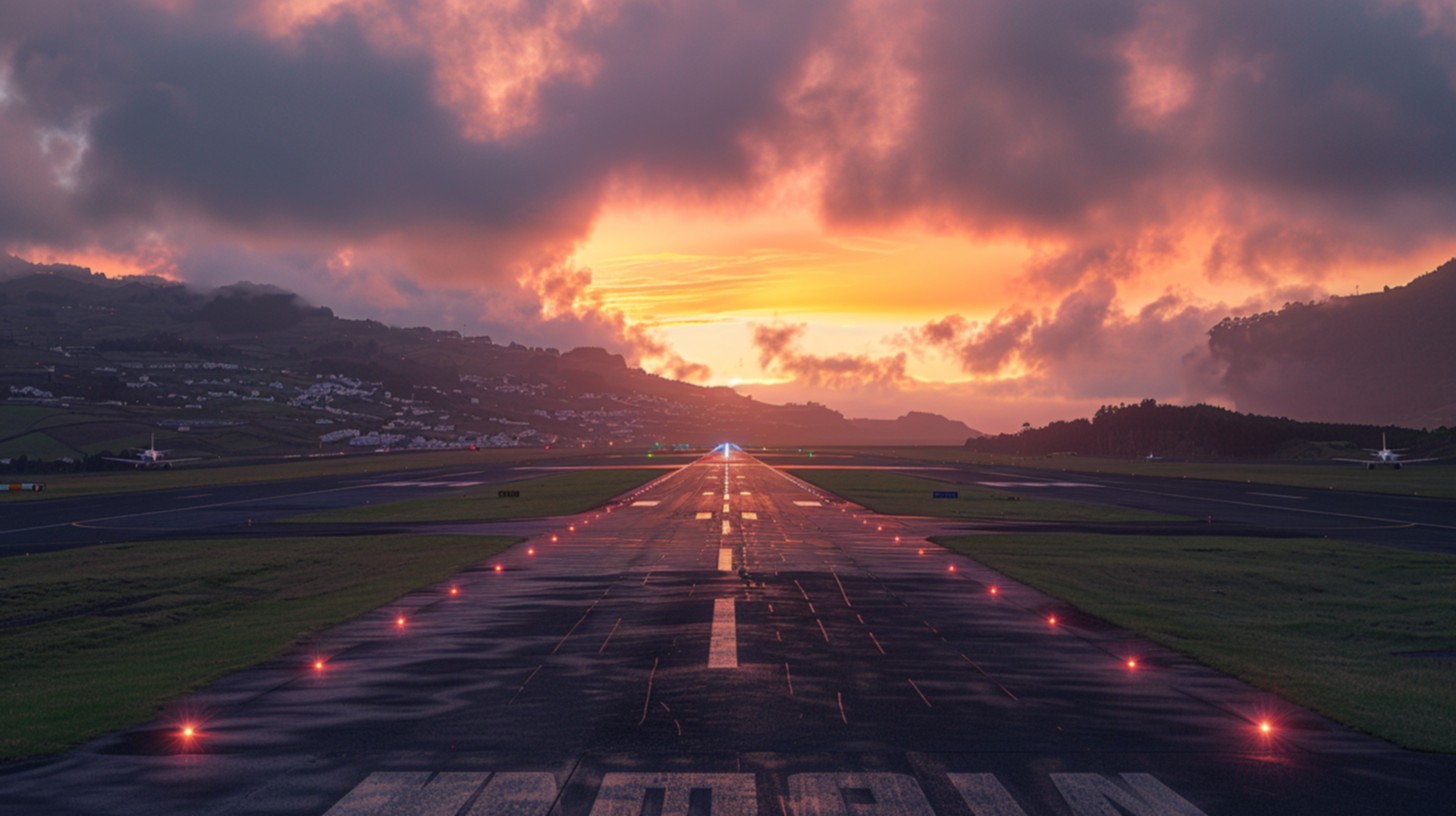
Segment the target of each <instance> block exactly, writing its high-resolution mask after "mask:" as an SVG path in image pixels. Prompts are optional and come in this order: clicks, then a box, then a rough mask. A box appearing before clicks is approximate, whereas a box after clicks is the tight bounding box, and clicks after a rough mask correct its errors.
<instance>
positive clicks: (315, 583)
mask: <svg viewBox="0 0 1456 816" xmlns="http://www.w3.org/2000/svg"><path fill="white" fill-rule="evenodd" d="M660 473H661V471H643V470H634V471H607V472H605V473H599V472H593V471H580V472H572V473H563V474H557V475H552V476H547V477H542V478H540V479H533V480H528V481H525V482H518V483H515V484H513V485H512V486H511V488H512V489H519V490H521V493H522V496H521V498H520V499H501V500H497V499H494V491H495V489H496V488H495V487H492V488H491V493H490V495H491V500H490V501H482V502H470V501H464V502H462V501H461V500H460V498H458V497H456V498H446V499H440V500H426V501H424V502H420V503H416V502H400V503H398V504H395V505H381V506H379V507H376V508H369V509H368V510H367V511H366V512H370V513H374V514H377V515H379V516H380V517H381V518H388V519H391V520H397V519H399V518H400V517H401V514H402V515H407V516H410V517H412V518H419V519H424V518H427V517H428V518H435V519H451V520H462V521H465V520H472V519H486V518H500V517H502V516H503V515H510V516H512V517H528V516H531V515H559V514H564V513H573V512H578V511H580V510H583V509H588V508H590V507H594V506H597V505H600V504H601V503H602V502H604V501H606V500H607V499H609V498H611V497H612V496H615V495H617V494H619V493H621V492H623V491H625V490H629V489H631V488H632V487H634V486H636V485H637V484H640V483H642V482H645V481H647V479H649V478H651V477H653V476H656V475H660ZM496 501H498V502H499V504H498V505H496V504H493V502H496ZM451 503H454V504H456V505H457V506H459V507H461V508H463V510H461V511H458V512H445V511H446V510H447V509H448V506H449V505H450V504H451ZM421 507H423V508H424V509H423V510H422V509H421ZM426 510H428V512H426ZM350 518H351V520H352V519H353V517H352V516H350ZM516 540H518V539H514V538H506V537H500V536H463V535H407V536H321V537H317V538H313V537H292V538H247V539H237V540H218V539H208V540H200V541H157V542H140V543H131V544H117V545H106V546H97V547H86V548H78V549H72V550H63V551H60V552H54V553H46V554H41V555H31V556H15V557H10V558H5V559H0V597H4V598H5V599H6V603H5V605H4V606H3V608H0V666H3V667H4V671H3V673H0V697H3V699H4V700H5V705H4V706H3V707H0V760H5V759H15V758H19V757H24V756H30V755H35V754H41V753H49V752H54V751H58V750H61V749H64V748H66V747H68V746H71V745H75V744H77V743H79V742H82V741H84V740H86V739H89V738H92V737H95V736H97V735H99V734H102V733H105V732H107V731H110V730H114V729H117V728H122V727H126V726H129V725H134V724H136V723H138V722H142V721H145V720H146V719H147V718H148V717H151V716H153V715H154V714H155V713H156V712H158V711H159V710H161V709H163V707H164V706H166V705H167V703H168V702H169V701H172V700H175V699H176V698H177V697H178V696H180V695H182V694H184V693H186V692H187V691H189V690H191V689H195V688H198V687H200V686H202V685H204V684H206V683H207V682H209V681H211V680H213V679H215V678H217V677H220V676H222V675H225V674H227V673H229V672H232V671H236V670H238V669H241V668H244V667H246V666H250V665H253V664H255V663H258V662H260V661H264V660H268V659H270V658H273V657H276V656H277V655H279V654H281V653H283V652H284V651H285V650H287V649H288V648H289V647H290V646H292V645H293V644H296V643H298V642H300V641H302V640H304V639H306V638H307V637H309V636H310V635H311V634H312V633H315V632H317V631H319V630H321V629H324V628H327V627H329V626H332V625H334V624H337V623H340V622H343V621H346V620H349V619H351V618H354V617H357V616H359V615H361V614H364V613H366V612H368V611H370V610H373V609H376V608H378V607H379V606H381V605H383V604H386V603H388V602H389V601H390V600H392V599H394V598H397V597H399V596H400V595H403V594H405V593H407V592H410V591H412V590H415V589H418V588H420V587H423V586H428V585H430V584H432V583H436V582H439V581H442V580H444V579H445V578H447V577H449V576H450V575H452V574H454V573H456V572H458V571H460V570H461V569H463V568H465V567H467V566H469V565H471V564H475V563H479V562H481V561H483V560H484V559H486V558H488V557H490V556H491V555H493V554H495V553H497V552H500V551H501V550H503V549H505V548H506V547H508V546H510V545H511V544H512V543H514V542H515V541H516Z"/></svg>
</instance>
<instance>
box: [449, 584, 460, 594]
mask: <svg viewBox="0 0 1456 816" xmlns="http://www.w3.org/2000/svg"><path fill="white" fill-rule="evenodd" d="M450 594H451V595H459V594H460V587H458V586H452V587H450Z"/></svg>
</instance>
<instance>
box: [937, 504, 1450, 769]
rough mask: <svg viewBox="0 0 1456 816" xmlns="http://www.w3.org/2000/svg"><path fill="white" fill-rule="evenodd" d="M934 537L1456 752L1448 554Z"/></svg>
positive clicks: (1188, 646)
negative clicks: (1435, 655)
mask: <svg viewBox="0 0 1456 816" xmlns="http://www.w3.org/2000/svg"><path fill="white" fill-rule="evenodd" d="M938 543H940V544H943V545H945V546H947V547H950V548H951V549H953V550H956V551H958V552H961V553H964V554H966V555H968V556H970V557H971V558H974V559H975V560H977V561H979V562H981V563H983V564H986V565H987V566H990V567H992V568H993V569H996V570H999V571H1000V572H1003V573H1005V574H1006V575H1009V576H1011V577H1012V578H1015V579H1016V580H1018V581H1022V582H1024V583H1026V584H1029V585H1031V586H1033V587H1036V588H1037V589H1039V590H1041V591H1043V592H1046V593H1048V594H1050V595H1053V596H1056V597H1057V598H1061V599H1063V600H1065V601H1067V602H1069V603H1071V604H1073V605H1075V606H1076V607H1078V608H1079V609H1081V610H1083V611H1085V612H1087V613H1090V614H1092V615H1095V616H1097V617H1099V618H1102V619H1104V620H1107V621H1110V622H1112V623H1114V624H1117V625H1118V626H1122V627H1125V628H1127V629H1132V630H1135V631H1138V632H1141V633H1143V634H1145V635H1147V636H1149V637H1151V638H1152V639H1153V640H1156V641H1158V642H1159V643H1162V644H1164V645H1166V646H1169V647H1171V648H1173V649H1176V650H1178V651H1180V652H1183V653H1184V654H1187V655H1190V656H1192V657H1194V658H1196V659H1198V660H1200V661H1202V662H1204V663H1206V664H1208V665H1209V666H1212V667H1213V668H1216V669H1219V670H1220V671H1225V672H1228V673H1230V674H1233V675H1235V676H1237V677H1240V678H1242V679H1244V680H1246V681H1248V682H1250V683H1252V684H1253V685H1255V686H1258V687H1260V688H1264V689H1268V690H1270V691H1273V692H1276V693H1278V694H1279V695H1280V696H1281V697H1284V698H1285V699H1288V700H1291V701H1293V702H1295V703H1298V704H1300V705H1304V706H1307V707H1309V708H1312V709H1315V710H1317V711H1320V712H1322V713H1324V714H1325V715H1327V716H1329V717H1331V718H1333V719H1335V720H1338V721H1340V722H1343V723H1345V724H1347V725H1350V726H1353V727H1355V728H1358V729H1360V730H1363V731H1366V732H1369V733H1371V734H1375V735H1377V736H1380V737H1384V738H1386V739H1388V740H1391V741H1393V742H1395V743H1397V744H1400V745H1403V746H1405V747H1408V748H1416V749H1421V750H1428V751H1442V752H1447V753H1456V730H1453V729H1452V728H1451V723H1453V722H1456V675H1453V668H1452V661H1451V660H1433V659H1428V658H1418V657H1402V656H1397V655H1396V654H1394V653H1400V652H1419V651H1450V650H1456V593H1453V592H1452V591H1451V587H1453V586H1456V558H1451V557H1450V556H1446V555H1436V554H1427V553H1413V552H1404V551H1400V550H1390V549H1385V548H1381V547H1375V546H1370V545H1364V544H1356V543H1347V542H1341V541H1329V540H1324V539H1257V538H1232V537H1229V538H1224V537H1217V538H1214V537H1165V536H1159V537H1147V538H1141V537H1136V536H1106V535H1091V534H1070V533H1059V534H1036V535H1022V534H1017V535H992V536H958V537H951V538H944V539H939V540H938Z"/></svg>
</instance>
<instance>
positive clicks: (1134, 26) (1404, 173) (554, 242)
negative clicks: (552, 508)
mask: <svg viewBox="0 0 1456 816" xmlns="http://www.w3.org/2000/svg"><path fill="white" fill-rule="evenodd" d="M0 59H3V68H0V244H3V248H4V249H6V250H8V251H12V252H17V253H20V254H22V255H29V256H32V257H35V256H39V255H45V256H48V257H52V258H58V259H66V258H67V257H68V256H75V257H85V258H91V257H100V258H116V259H127V260H128V261H129V263H130V266H132V267H136V268H143V269H150V270H152V271H158V272H162V273H164V274H168V275H171V276H173V277H178V278H183V279H188V280H194V281H213V282H229V281H226V280H224V278H227V277H232V276H234V275H236V277H242V278H247V279H252V280H260V281H263V282H271V283H278V284H282V285H285V286H289V287H290V288H294V289H299V290H303V291H305V293H306V294H308V295H309V296H311V297H313V298H314V299H316V300H319V301H321V302H329V303H330V304H331V305H334V306H335V307H336V308H338V309H340V310H341V311H343V312H345V313H350V312H353V313H357V314H362V315H370V316H386V317H397V318H399V319H407V320H411V321H418V322H425V323H436V324H439V323H441V322H448V323H449V324H451V325H453V326H455V327H458V328H462V329H467V330H471V329H478V328H480V327H488V328H490V329H492V330H494V331H496V332H499V333H508V332H513V331H514V332H518V333H519V335H520V336H522V337H526V336H528V335H532V334H535V335H540V334H543V333H545V331H546V329H547V328H550V329H551V331H553V332H557V333H559V334H560V335H562V336H563V337H569V338H581V339H582V340H584V341H586V342H604V343H608V344H614V345H617V346H619V347H622V348H623V349H624V350H628V351H632V352H634V353H635V354H636V355H637V356H638V358H639V359H644V360H651V361H654V364H655V365H657V366H659V367H660V368H661V369H662V370H664V371H669V372H673V373H678V374H685V375H692V376H698V377H701V376H703V375H704V371H703V370H702V369H701V368H700V367H699V366H698V363H701V362H703V361H687V360H684V359H682V358H681V357H680V356H676V355H675V354H674V351H673V349H672V347H671V346H670V344H669V343H667V342H666V341H665V339H664V336H663V335H662V334H661V333H660V332H658V331H656V330H654V329H653V328H652V325H651V323H650V321H643V320H640V319H638V318H636V317H633V316H629V314H628V312H627V311H624V309H626V308H628V307H625V306H623V305H622V304H618V303H614V302H613V301H612V299H611V298H610V297H607V296H604V295H603V294H602V291H601V290H596V289H594V288H593V285H592V279H591V274H592V273H591V270H589V269H585V268H583V267H582V266H581V265H580V264H577V263H575V262H574V260H573V256H574V254H575V253H576V252H577V250H578V249H579V248H580V247H581V246H582V244H583V242H584V241H587V240H588V239H590V238H592V237H594V230H595V229H597V227H598V225H599V224H600V223H601V222H602V220H603V214H604V213H607V212H611V211H614V209H616V208H623V207H639V208H640V207H646V208H657V209H659V210H661V209H667V210H673V211H679V212H684V213H694V214H699V215H700V214H702V213H715V214H718V216H719V217H721V218H722V219H723V220H724V221H725V222H726V223H728V224H730V225H731V223H732V221H733V219H734V218H736V217H740V216H741V214H743V213H744V212H751V211H753V210H754V208H756V207H759V206H762V205H763V204H764V203H765V202H769V201H773V202H778V203H780V204H781V203H782V202H783V201H785V200H792V201H794V202H797V206H799V207H800V208H801V209H804V210H807V211H809V212H811V213H812V214H813V221H814V223H816V224H817V225H818V226H817V229H819V230H820V231H821V232H822V233H825V234H829V235H834V236H838V237H841V238H845V239H850V238H853V237H854V236H855V235H856V234H858V233H860V232H866V231H867V232H873V233H874V234H875V235H878V236H884V235H886V234H887V233H891V232H893V230H895V229H897V228H899V227H901V226H907V225H908V226H913V227H914V228H916V229H930V230H935V231H938V232H940V233H943V234H952V235H957V236H962V237H963V238H964V240H965V241H966V242H967V245H968V246H971V245H976V244H978V243H979V242H989V241H996V242H1000V243H1002V244H1006V243H1011V244H1016V245H1019V246H1022V247H1024V248H1025V250H1026V260H1025V262H1024V263H1023V264H1021V265H1020V266H1019V267H1017V268H1010V269H1008V268H970V269H968V270H967V271H966V273H965V281H964V286H963V289H964V291H963V292H956V291H948V292H947V293H946V299H947V301H948V302H947V305H946V308H945V309H944V310H942V311H941V312H940V316H939V317H937V318H936V319H937V320H938V321H939V322H938V323H934V324H929V325H925V326H924V327H923V329H922V330H921V332H920V340H921V341H923V342H922V345H924V346H925V347H926V348H937V349H939V350H940V351H941V352H944V353H946V354H949V355H951V358H952V359H956V360H958V361H959V365H960V366H961V367H962V370H963V372H964V373H966V374H968V375H971V376H975V377H982V378H990V379H994V378H995V377H997V376H1002V377H1007V376H1011V373H1017V372H1019V373H1017V376H1020V377H1024V376H1028V375H1037V373H1038V372H1040V373H1042V374H1050V373H1052V372H1055V373H1056V378H1057V379H1058V382H1059V383H1060V385H1057V386H1056V387H1057V388H1059V389H1060V390H1061V391H1063V392H1065V393H1067V394H1070V395H1074V396H1081V397H1088V396H1091V395H1093V394H1096V393H1102V392H1104V391H1109V390H1117V389H1133V388H1143V389H1145V390H1149V392H1150V393H1153V392H1156V393H1162V394H1165V393H1168V392H1169V391H1170V390H1174V389H1175V388H1176V387H1177V385H1176V383H1177V382H1178V378H1179V377H1180V376H1182V375H1181V374H1180V373H1179V369H1180V367H1181V365H1182V364H1181V362H1179V361H1178V360H1163V359H1160V360H1159V361H1157V362H1154V363H1152V364H1150V365H1147V366H1143V367H1141V368H1139V369H1138V370H1137V372H1136V373H1135V374H1131V373H1119V371H1120V369H1119V365H1118V363H1117V362H1116V358H1117V357H1118V355H1134V356H1147V355H1150V354H1155V353H1157V351H1158V350H1159V349H1163V348H1171V347H1172V345H1179V346H1180V348H1181V346H1182V345H1186V344H1184V343H1182V342H1181V341H1182V340H1183V339H1187V338H1189V337H1191V338H1193V342H1194V345H1195V346H1196V345H1197V343H1198V338H1197V336H1196V335H1197V332H1195V331H1193V328H1194V324H1195V323H1196V322H1197V321H1201V320H1208V319H1210V318H1212V321H1213V322H1216V320H1217V318H1218V317H1222V315H1221V314H1213V313H1212V312H1211V311H1210V310H1209V309H1208V308H1205V307H1198V306H1191V305H1189V302H1191V301H1188V302H1185V300H1182V299H1175V300H1172V301H1170V300H1167V299H1161V300H1159V299H1157V296H1156V295H1153V296H1152V297H1151V299H1148V300H1147V302H1144V303H1133V302H1131V301H1128V302H1126V303H1120V305H1118V306H1116V307H1114V306H1113V304H1114V303H1115V302H1117V297H1118V293H1119V292H1122V293H1123V296H1124V298H1126V297H1127V294H1128V293H1130V292H1132V291H1133V290H1134V289H1137V288H1138V287H1141V290H1142V291H1153V292H1156V291H1160V290H1161V289H1162V288H1165V287H1162V286H1158V285H1150V283H1149V282H1150V281H1151V282H1152V283H1153V284H1158V283H1161V284H1166V285H1167V286H1174V287H1178V288H1180V290H1182V291H1187V290H1197V289H1199V288H1200V287H1202V286H1205V285H1207V286H1218V287H1223V288H1224V289H1227V288H1229V287H1233V288H1235V289H1237V290H1238V291H1239V293H1240V298H1243V297H1248V298H1252V299H1258V295H1260V293H1267V292H1269V291H1271V290H1274V289H1277V288H1279V287H1286V286H1291V285H1311V284H1316V283H1317V282H1319V281H1322V280H1327V279H1329V278H1330V277H1332V276H1337V275H1338V273H1339V271H1340V270H1341V269H1342V268H1343V267H1346V266H1350V265H1357V266H1361V267H1363V268H1370V267H1371V266H1376V267H1380V266H1384V267H1388V268H1390V269H1392V270H1396V273H1397V276H1398V277H1400V278H1404V277H1409V275H1411V274H1414V273H1415V272H1417V271H1420V270H1422V269H1425V268H1429V266H1430V265H1432V261H1433V260H1434V261H1439V260H1443V259H1444V258H1445V257H1447V256H1449V255H1450V254H1451V249H1452V248H1453V247H1456V227H1453V226H1452V225H1453V224H1456V24H1453V15H1452V13H1451V12H1450V9H1449V7H1448V6H1447V5H1446V4H1442V3H1439V2H1431V1H1430V0H1410V1H1409V2H1406V1H1405V0H1287V2H1279V3H1272V4H1271V3H1267V2H1253V0H1220V2H1157V1H1156V0H1146V1H1141V0H1108V1H1107V2H1099V3H1085V2H1071V1H1070V0H1069V1H1068V2H1025V0H991V1H990V2H976V3H965V2H958V1H957V0H940V1H939V2H928V3H927V2H918V1H917V2H912V0H880V1H878V2H876V1H875V0H806V1H805V2H794V3H769V2H763V1H762V0H741V1H739V2H727V1H725V2H714V1H713V0H693V1H691V2H689V0H676V1H674V0H666V1H665V2H663V1H661V0H652V2H646V1H645V0H644V1H643V2H637V0H619V1H618V2H594V3H582V2H578V1H577V0H573V1H572V2H524V0H522V1H521V2H513V1H512V0H500V1H498V2H484V1H482V2H468V0H434V1H432V0H417V1H416V2H391V1H390V0H319V1H318V2H296V3H290V2H286V0H226V2H204V0H165V2H164V0H18V1H17V2H10V3H6V4H4V5H3V6H0ZM723 251H724V250H723V247H713V248H711V249H705V250H704V254H722V253H723ZM734 251H741V252H742V253H743V254H744V255H745V256H748V255H755V254H756V255H763V254H764V253H769V254H772V253H773V252H774V251H776V250H775V248H774V247H765V246H743V247H738V248H737V249H736V250H734ZM730 254H731V253H730ZM892 262H893V261H892V260H891V261H887V263H892ZM1169 270H1177V273H1176V274H1177V276H1178V279H1176V280H1165V279H1164V278H1166V277H1167V276H1169V275H1172V274H1173V273H1172V272H1170V271H1169ZM915 273H916V270H914V269H903V270H895V274H894V275H887V276H886V281H885V284H884V285H885V287H887V288H889V287H896V286H904V285H905V281H906V280H913V279H914V276H915ZM662 274H665V275H671V272H670V271H664V272H663V273H662ZM754 274H755V275H761V274H762V272H761V270H755V271H754ZM992 280H994V281H997V282H998V283H999V285H1000V286H1001V288H1002V289H1003V290H1004V294H1003V295H1002V298H1003V301H1002V302H1001V303H1000V304H999V305H998V306H997V309H993V310H991V311H990V312H986V313H984V314H980V315H978V316H974V317H972V316H966V317H952V318H945V317H944V315H946V314H960V312H961V307H959V306H958V305H957V301H958V300H966V299H968V295H967V294H966V293H968V292H970V291H971V290H975V289H978V288H984V287H985V286H986V284H987V283H988V282H989V281H992ZM663 283H664V286H663V288H664V290H666V289H671V288H673V287H674V284H678V283H680V282H678V281H674V280H672V279H670V278H666V279H664V281H663ZM719 285H721V282H719ZM754 285H756V286H775V285H785V286H792V285H795V282H794V281H779V282H767V283H765V282H764V281H763V280H762V279H756V280H755V281H754ZM678 288H679V289H680V286H679V287H678ZM637 292H638V293H639V295H638V301H636V302H634V304H633V306H632V307H631V310H632V311H633V313H634V314H636V313H637V312H638V311H640V309H639V305H640V303H648V304H649V306H650V301H651V296H650V293H651V287H650V286H647V287H645V288H644V287H638V288H637ZM643 293H645V294H643ZM684 296H685V295H684V293H683V292H681V291H678V292H677V293H676V294H675V297H678V298H679V299H681V298H683V297H684ZM689 299H690V298H689ZM875 301H876V293H875V292H873V291H867V292H864V293H863V294H862V302H863V303H864V304H865V306H864V308H865V309H866V310H867V311H869V310H873V308H874V306H873V304H874V303H875ZM642 308H648V307H642ZM997 310H999V314H995V312H996V311H997ZM758 317H759V318H760V319H762V318H765V317H767V315H760V316H758ZM925 317H926V318H927V319H928V318H929V317H930V316H929V315H926V316H925ZM789 319H790V320H792V321H793V323H791V324H790V325H797V324H798V323H799V322H803V321H808V322H810V323H812V319H811V318H800V317H796V316H790V318H789ZM907 322H908V321H907ZM1089 326H1097V327H1099V328H1098V330H1097V331H1091V330H1089V329H1088V328H1087V327H1089ZM1203 328H1207V327H1206V326H1204V327H1203ZM1174 334H1176V335H1177V337H1178V339H1179V343H1172V340H1171V336H1172V335H1174ZM813 336H814V332H813V331H812V325H811V327H810V329H809V330H808V331H806V332H805V333H804V334H803V336H802V337H799V338H797V339H795V338H789V340H791V341H794V342H797V343H798V345H793V344H790V345H788V346H784V347H782V349H781V350H780V351H777V352H775V353H774V354H772V355H769V356H767V357H764V358H763V363H764V367H765V368H766V369H768V370H769V371H771V372H773V373H775V374H776V375H777V376H793V377H797V378H800V379H802V380H804V382H805V383H814V384H817V385H819V386H821V387H830V386H834V385H839V384H844V383H847V382H850V381H856V382H857V381H862V380H863V381H872V382H878V383H880V384H882V385H884V384H893V383H896V382H898V381H900V380H902V379H903V378H904V376H905V375H904V373H903V372H904V371H905V368H904V366H903V365H902V366H900V368H898V369H897V368H896V364H895V357H894V353H893V352H887V355H886V357H885V358H884V359H878V358H870V357H864V358H856V357H854V356H853V355H839V356H836V355H835V354H833V353H824V352H823V350H812V351H811V350H807V349H806V348H805V347H804V343H807V342H808V341H810V340H811V339H812V338H813ZM1089 336H1092V337H1095V338H1097V342H1095V343H1088V342H1080V343H1073V342H1071V341H1070V340H1069V339H1068V338H1073V337H1082V338H1086V337H1089ZM755 339H758V340H761V341H762V340H764V338H755ZM552 344H553V345H566V344H567V341H556V342H554V343H552ZM1145 344H1146V345H1145ZM757 348H758V349H763V348H765V346H764V345H763V344H762V343H760V345H759V346H758V347H757ZM754 351H755V349H751V348H745V349H744V352H746V354H742V355H741V356H744V357H746V358H748V359H752V358H753V357H754V356H756V355H755V354H754ZM1180 353H1181V352H1180ZM1079 355H1080V356H1079ZM724 359H725V360H727V359H728V358H727V357H726V356H725V358H724ZM1057 360H1075V361H1076V362H1075V364H1067V365H1060V366H1059V365H1058V364H1057V363H1056V362H1055V361H1057ZM707 362H711V363H712V364H713V365H714V366H715V367H719V366H721V365H722V364H723V362H724V361H720V360H712V361H707ZM730 364H731V363H730ZM836 372H838V373H836ZM1154 379H1156V380H1157V381H1156V382H1154V381H1153V380H1154ZM1018 382H1020V381H1019V380H1018ZM988 387H989V386H988ZM1049 387H1050V386H1049ZM1129 396H1133V394H1129Z"/></svg>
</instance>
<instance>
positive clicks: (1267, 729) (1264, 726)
mask: <svg viewBox="0 0 1456 816" xmlns="http://www.w3.org/2000/svg"><path fill="white" fill-rule="evenodd" d="M1259 733H1260V734H1263V735H1264V736H1266V737H1267V736H1269V735H1270V734H1272V733H1274V726H1273V725H1271V724H1270V723H1269V721H1268V720H1264V721H1263V722H1260V723H1259Z"/></svg>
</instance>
